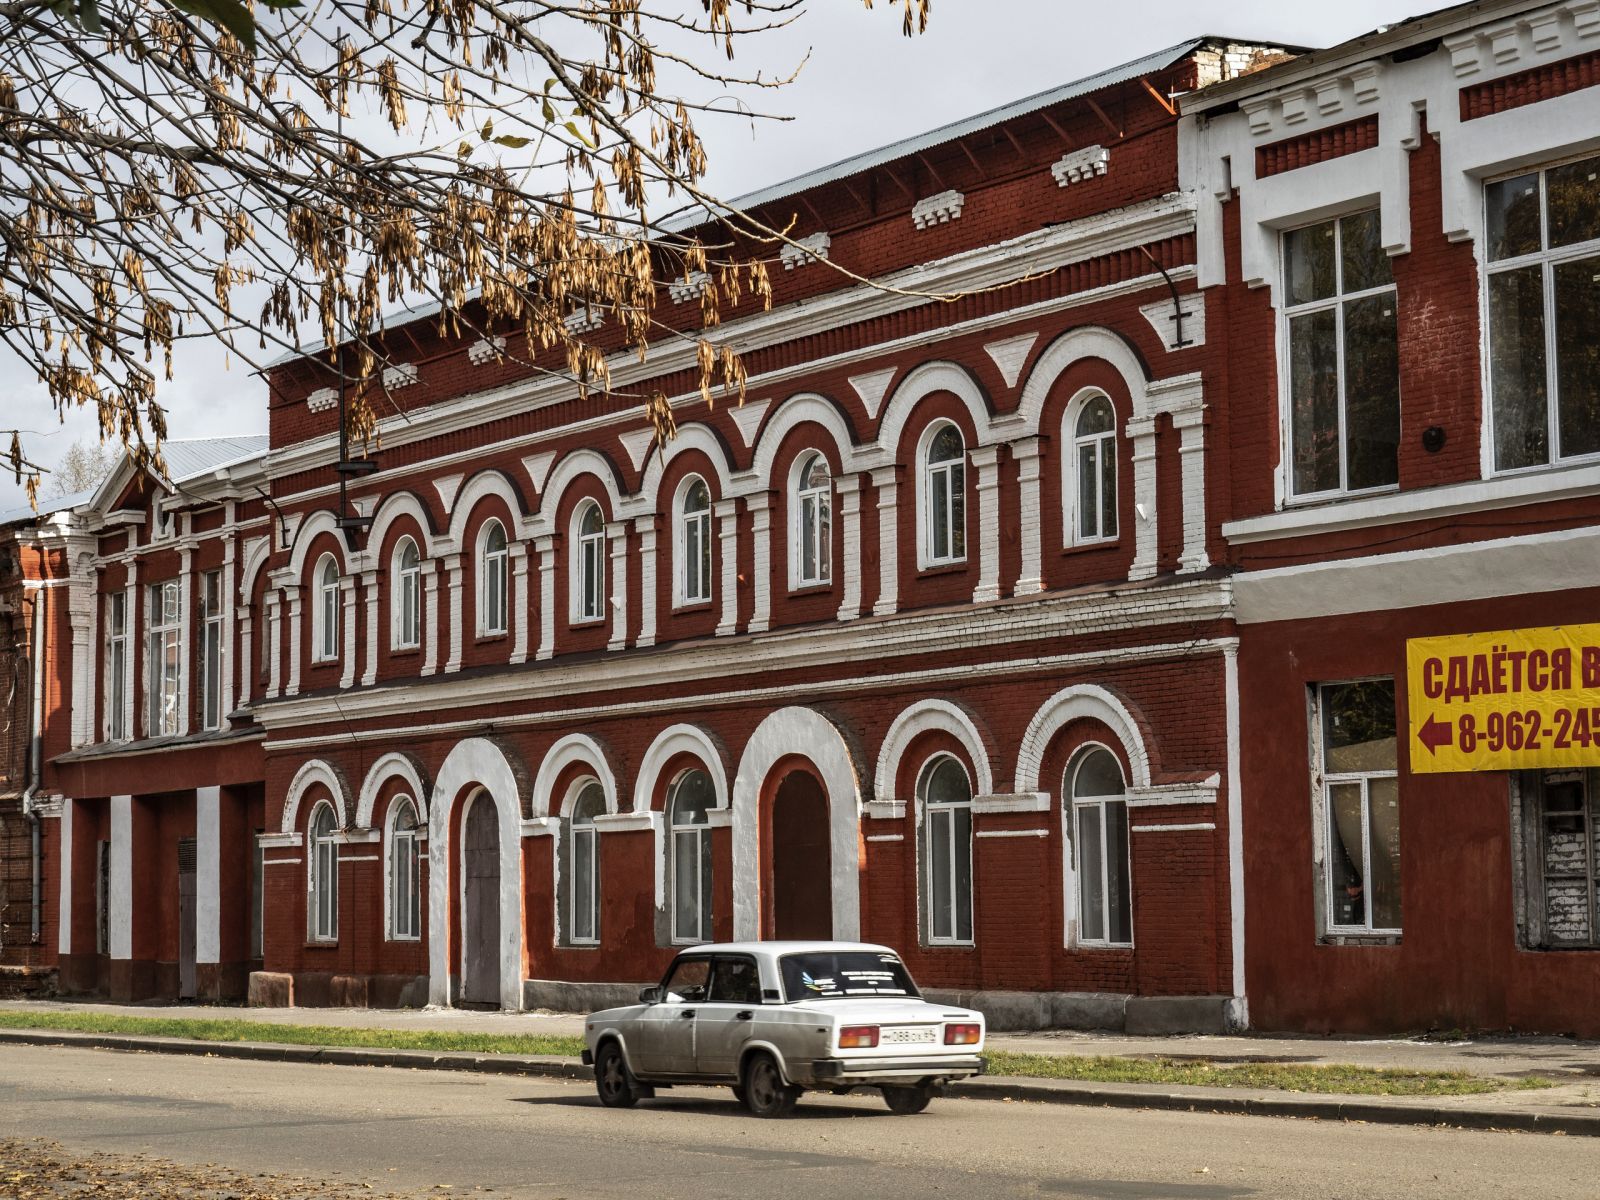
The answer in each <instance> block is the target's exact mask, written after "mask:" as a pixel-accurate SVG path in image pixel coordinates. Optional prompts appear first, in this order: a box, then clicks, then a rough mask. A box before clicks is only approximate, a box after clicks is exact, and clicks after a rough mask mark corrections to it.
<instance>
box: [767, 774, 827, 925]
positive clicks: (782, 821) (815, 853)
mask: <svg viewBox="0 0 1600 1200" xmlns="http://www.w3.org/2000/svg"><path fill="white" fill-rule="evenodd" d="M771 828H772V840H771V843H770V845H771V847H772V877H771V883H772V910H771V911H772V931H771V936H773V937H775V938H801V939H813V938H821V939H827V938H831V937H833V855H832V853H831V851H830V849H829V845H828V840H829V826H828V796H827V793H826V792H824V791H823V788H822V784H821V783H819V782H818V781H817V778H816V776H814V775H812V774H811V773H810V772H809V771H790V772H789V774H787V775H786V776H784V778H783V780H782V782H780V783H779V784H778V790H777V792H776V793H774V795H773V798H772V826H771Z"/></svg>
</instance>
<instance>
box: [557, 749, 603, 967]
mask: <svg viewBox="0 0 1600 1200" xmlns="http://www.w3.org/2000/svg"><path fill="white" fill-rule="evenodd" d="M591 788H595V789H599V792H600V811H601V812H605V811H606V804H605V790H604V787H603V786H602V785H601V783H600V781H599V780H598V779H596V778H595V777H594V776H593V775H585V776H584V777H583V778H582V779H578V780H576V781H575V782H574V783H573V784H572V786H571V787H570V788H568V789H567V798H566V803H565V804H563V805H562V814H561V816H562V833H563V834H564V835H565V836H564V838H563V840H564V842H565V850H566V853H565V854H564V855H563V862H562V867H563V868H564V870H565V872H566V880H567V897H566V898H567V913H566V918H567V919H566V920H565V921H564V922H562V934H563V937H564V940H565V942H566V944H567V945H569V946H598V945H599V944H600V829H599V827H598V826H597V825H596V824H595V823H594V820H593V819H592V818H591V819H590V820H589V821H587V822H585V823H584V824H582V825H580V824H578V823H577V820H576V813H577V810H578V802H579V801H580V800H582V799H583V798H584V795H585V793H587V792H588V791H589V790H590V789H591ZM580 852H583V853H586V854H588V856H589V894H588V895H587V896H581V895H579V893H578V855H579V853H580ZM580 909H587V910H588V913H589V928H590V933H589V934H588V935H587V936H583V937H580V936H579V935H578V933H577V928H578V913H579V911H580Z"/></svg>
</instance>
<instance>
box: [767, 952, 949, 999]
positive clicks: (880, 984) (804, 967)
mask: <svg viewBox="0 0 1600 1200" xmlns="http://www.w3.org/2000/svg"><path fill="white" fill-rule="evenodd" d="M778 966H779V968H780V970H781V971H782V973H783V994H784V998H785V999H787V1000H788V1001H789V1002H790V1003H793V1002H795V1001H796V1000H843V999H855V998H857V997H860V998H862V999H867V1000H870V999H872V998H873V997H874V996H918V995H921V993H920V992H918V991H917V985H916V984H915V983H913V982H911V973H910V972H909V971H907V970H906V968H905V964H904V963H902V962H901V961H900V959H899V958H898V957H897V956H896V955H893V954H886V953H883V952H881V951H873V950H844V951H838V952H820V953H811V954H786V955H784V957H782V958H781V959H779V960H778Z"/></svg>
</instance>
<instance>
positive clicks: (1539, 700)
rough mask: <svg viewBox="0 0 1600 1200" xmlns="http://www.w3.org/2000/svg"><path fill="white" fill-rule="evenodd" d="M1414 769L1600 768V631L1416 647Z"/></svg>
mask: <svg viewBox="0 0 1600 1200" xmlns="http://www.w3.org/2000/svg"><path fill="white" fill-rule="evenodd" d="M1406 676H1407V688H1406V693H1407V696H1408V698H1409V704H1410V710H1411V711H1410V716H1411V736H1410V745H1411V769H1412V770H1413V771H1416V772H1440V771H1516V770H1522V769H1524V768H1527V767H1593V766H1600V625H1556V626H1552V627H1550V628H1546V629H1505V630H1501V631H1500V632H1498V633H1472V634H1464V635H1460V636H1456V637H1432V638H1412V639H1411V640H1410V641H1408V642H1406Z"/></svg>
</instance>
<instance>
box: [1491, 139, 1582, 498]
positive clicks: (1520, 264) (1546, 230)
mask: <svg viewBox="0 0 1600 1200" xmlns="http://www.w3.org/2000/svg"><path fill="white" fill-rule="evenodd" d="M1594 157H1596V154H1595V152H1594V151H1590V152H1588V153H1585V154H1574V155H1568V156H1567V157H1565V158H1560V159H1556V160H1554V161H1552V162H1546V163H1541V164H1540V165H1538V166H1537V167H1523V168H1522V169H1521V170H1519V171H1500V172H1496V173H1495V174H1494V175H1491V176H1488V177H1486V178H1485V179H1484V181H1483V186H1482V189H1481V194H1480V199H1479V203H1480V205H1481V206H1482V211H1481V215H1482V219H1483V252H1482V254H1480V255H1479V259H1480V262H1479V266H1480V268H1481V269H1480V270H1479V272H1478V290H1479V300H1478V314H1479V324H1480V327H1481V328H1482V330H1483V366H1482V379H1483V387H1482V393H1483V395H1484V397H1485V398H1486V401H1487V402H1486V403H1485V405H1484V413H1483V441H1484V455H1483V460H1484V462H1483V465H1484V471H1485V474H1486V475H1494V476H1499V475H1527V474H1532V473H1536V472H1539V471H1550V470H1559V469H1561V468H1563V467H1571V466H1575V465H1581V464H1585V463H1594V462H1600V451H1596V452H1594V453H1590V454H1568V455H1559V454H1557V453H1556V451H1557V450H1559V448H1560V445H1561V430H1560V419H1561V396H1560V392H1559V389H1558V387H1557V382H1558V381H1557V379H1556V369H1557V363H1556V319H1555V318H1556V295H1555V281H1554V275H1555V268H1556V267H1557V266H1558V265H1561V264H1563V263H1566V262H1567V261H1569V260H1572V259H1580V258H1593V257H1595V256H1597V255H1600V238H1591V239H1590V240H1588V241H1586V242H1578V243H1576V244H1574V245H1571V246H1561V247H1559V248H1557V249H1553V250H1552V249H1549V248H1548V247H1549V242H1550V214H1549V206H1548V203H1547V198H1546V197H1547V192H1546V188H1545V175H1546V173H1547V172H1549V171H1552V170H1555V169H1557V168H1560V167H1564V166H1569V165H1570V164H1572V163H1575V162H1582V161H1584V160H1585V159H1589V158H1594ZM1529 174H1533V175H1537V176H1538V178H1539V184H1538V186H1539V246H1540V248H1539V249H1538V250H1537V251H1535V252H1534V253H1532V254H1522V255H1518V256H1517V257H1515V258H1502V259H1496V260H1493V261H1491V260H1490V258H1489V188H1490V186H1491V185H1493V184H1496V183H1503V182H1504V181H1505V180H1507V179H1515V178H1517V177H1518V176H1521V175H1529ZM1531 266H1537V267H1539V268H1540V284H1541V287H1542V288H1543V293H1542V297H1541V298H1542V300H1543V301H1544V371H1545V398H1546V401H1547V405H1546V409H1545V429H1546V436H1547V439H1548V440H1547V442H1546V445H1547V446H1548V448H1549V452H1550V456H1549V458H1548V459H1547V460H1546V461H1545V462H1542V463H1532V464H1530V465H1528V466H1525V467H1505V468H1501V467H1499V466H1497V465H1496V457H1497V455H1496V449H1497V448H1496V446H1495V442H1494V431H1495V397H1494V357H1493V355H1494V349H1493V347H1492V346H1491V345H1490V342H1489V280H1490V277H1491V276H1493V275H1500V274H1504V273H1505V272H1508V271H1515V270H1518V269H1521V268H1526V267H1531Z"/></svg>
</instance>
